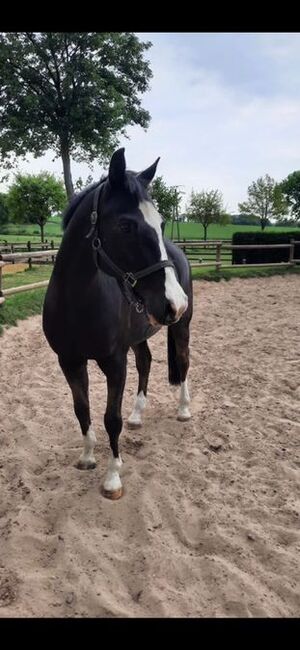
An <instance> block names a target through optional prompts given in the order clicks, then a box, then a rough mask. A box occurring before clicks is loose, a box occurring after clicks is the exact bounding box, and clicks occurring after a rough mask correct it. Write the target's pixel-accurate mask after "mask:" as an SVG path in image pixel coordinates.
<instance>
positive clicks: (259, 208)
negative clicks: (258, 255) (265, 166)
mask: <svg viewBox="0 0 300 650" xmlns="http://www.w3.org/2000/svg"><path fill="white" fill-rule="evenodd" d="M287 208H288V206H287V201H286V200H285V199H284V196H283V194H282V192H281V189H280V186H279V185H277V184H276V183H275V180H274V178H271V176H269V175H268V174H266V175H265V176H264V177H263V176H261V177H260V178H258V179H257V181H253V183H251V185H249V187H248V201H245V202H244V203H239V210H240V211H241V212H242V213H245V214H251V215H254V216H255V217H257V219H259V221H260V225H261V229H262V230H264V229H265V227H266V226H267V225H268V224H269V223H270V219H272V218H275V219H278V218H280V217H282V215H284V214H286V212H287Z"/></svg>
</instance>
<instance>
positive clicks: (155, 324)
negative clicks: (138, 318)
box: [146, 311, 161, 327]
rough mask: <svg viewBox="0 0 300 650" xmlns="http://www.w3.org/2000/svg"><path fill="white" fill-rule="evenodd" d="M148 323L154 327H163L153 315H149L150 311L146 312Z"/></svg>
mask: <svg viewBox="0 0 300 650" xmlns="http://www.w3.org/2000/svg"><path fill="white" fill-rule="evenodd" d="M146 314H147V318H148V321H149V323H150V325H152V327H161V323H159V322H158V321H157V320H155V318H154V316H152V314H149V312H148V311H146Z"/></svg>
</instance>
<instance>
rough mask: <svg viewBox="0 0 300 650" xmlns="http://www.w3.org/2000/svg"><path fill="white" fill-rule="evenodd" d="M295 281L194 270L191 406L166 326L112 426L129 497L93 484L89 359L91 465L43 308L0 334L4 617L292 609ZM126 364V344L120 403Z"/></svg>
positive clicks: (100, 431)
mask: <svg viewBox="0 0 300 650" xmlns="http://www.w3.org/2000/svg"><path fill="white" fill-rule="evenodd" d="M299 312H300V282H299V278H298V277H295V276H294V277H293V276H290V277H273V278H265V279H264V278H260V279H249V280H239V279H236V280H231V281H230V282H229V283H226V282H224V281H222V282H220V283H219V284H215V283H206V282H201V283H200V282H198V283H195V315H194V318H193V327H192V342H191V370H190V388H191V393H192V397H193V400H192V412H193V418H192V420H191V421H190V422H189V423H184V424H182V423H180V422H177V421H176V418H175V415H176V407H177V396H178V390H176V389H171V388H170V387H169V386H168V384H167V364H166V336H165V331H164V332H160V333H159V334H158V335H156V337H154V338H153V339H152V340H151V342H150V345H151V350H152V354H153V365H152V372H151V379H150V390H149V400H148V407H147V410H146V413H145V417H144V426H143V429H142V430H140V431H134V432H132V431H129V430H128V429H126V427H124V430H123V433H122V437H121V440H122V445H121V449H122V455H123V460H124V461H125V463H124V470H123V484H124V487H125V495H124V497H123V498H122V499H121V500H120V501H117V502H111V501H108V500H105V499H104V498H103V497H102V496H101V494H100V485H101V482H102V479H103V476H104V472H105V468H106V463H107V458H108V454H109V447H108V440H107V436H106V433H105V431H104V427H103V414H104V409H105V398H106V387H105V381H104V377H103V376H102V375H101V374H100V372H99V371H98V369H97V367H96V365H95V364H94V363H93V362H91V363H90V380H91V382H90V383H91V405H92V414H93V421H94V428H95V430H96V433H97V436H98V445H97V447H96V457H97V460H98V466H97V469H96V470H94V471H89V472H83V471H78V470H77V469H75V467H74V463H75V462H76V461H77V459H78V457H79V455H80V453H81V448H82V444H81V436H80V433H79V426H78V424H77V421H76V419H75V416H74V414H73V409H72V403H71V396H70V393H69V389H68V386H67V384H66V383H65V380H64V378H63V376H62V373H61V371H60V369H59V366H58V364H57V361H56V357H55V355H54V353H53V352H52V351H51V350H50V348H49V347H48V345H47V343H46V341H45V340H44V337H43V334H42V331H41V319H40V317H34V318H31V319H29V320H27V321H25V322H21V323H20V325H19V326H18V327H17V328H11V329H9V330H8V331H6V332H5V334H4V336H3V337H2V338H1V339H0V345H1V368H0V379H1V393H0V616H1V617H19V616H25V617H30V616H34V617H46V616H47V617H68V616H73V617H88V616H89V617H221V616H222V617H296V616H299V614H300V586H299V585H300V563H299V558H300V515H299V512H300V458H299V446H300V442H299V441H300V435H299V434H300V324H299ZM136 384H137V378H136V373H135V368H134V362H133V357H132V356H131V355H130V359H129V370H128V378H127V386H126V392H125V400H124V408H123V414H124V418H125V419H126V417H128V415H129V413H130V410H131V405H132V402H133V397H134V394H135V390H136Z"/></svg>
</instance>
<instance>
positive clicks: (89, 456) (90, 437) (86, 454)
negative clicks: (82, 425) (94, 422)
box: [79, 427, 97, 463]
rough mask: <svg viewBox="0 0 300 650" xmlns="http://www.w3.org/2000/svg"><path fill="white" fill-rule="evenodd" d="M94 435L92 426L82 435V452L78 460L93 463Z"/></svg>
mask: <svg viewBox="0 0 300 650" xmlns="http://www.w3.org/2000/svg"><path fill="white" fill-rule="evenodd" d="M96 442H97V440H96V436H95V434H94V431H93V429H92V427H89V430H88V432H87V434H86V436H83V452H82V454H81V456H80V459H79V460H80V461H81V462H83V463H88V462H91V463H95V462H96V460H95V456H94V447H95V444H96Z"/></svg>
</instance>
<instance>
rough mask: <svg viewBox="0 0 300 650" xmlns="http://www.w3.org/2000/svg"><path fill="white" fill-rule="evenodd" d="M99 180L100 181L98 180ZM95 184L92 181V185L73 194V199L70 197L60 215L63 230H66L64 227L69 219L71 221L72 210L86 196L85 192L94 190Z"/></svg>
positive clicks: (73, 210)
mask: <svg viewBox="0 0 300 650" xmlns="http://www.w3.org/2000/svg"><path fill="white" fill-rule="evenodd" d="M100 182H102V181H100ZM97 185H98V183H93V184H92V185H89V186H88V187H85V188H84V190H82V191H81V192H79V193H78V194H75V196H74V197H73V199H71V201H70V203H69V205H68V206H67V207H66V209H65V211H64V213H63V215H62V227H63V230H66V227H67V225H68V223H69V221H71V219H72V217H73V215H74V212H75V211H76V209H77V208H78V206H79V204H80V203H81V201H83V199H84V197H85V196H87V194H89V193H90V192H92V190H94V189H95V187H97Z"/></svg>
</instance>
